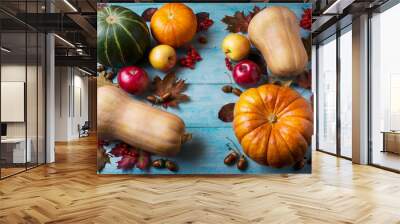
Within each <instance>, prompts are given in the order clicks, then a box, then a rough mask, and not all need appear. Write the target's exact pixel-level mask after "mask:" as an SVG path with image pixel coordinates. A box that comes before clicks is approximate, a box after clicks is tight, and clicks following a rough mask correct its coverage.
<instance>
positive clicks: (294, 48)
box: [248, 6, 308, 77]
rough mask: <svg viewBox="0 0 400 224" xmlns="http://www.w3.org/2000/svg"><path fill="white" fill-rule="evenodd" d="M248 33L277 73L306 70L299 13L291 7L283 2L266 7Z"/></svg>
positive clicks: (250, 25)
mask: <svg viewBox="0 0 400 224" xmlns="http://www.w3.org/2000/svg"><path fill="white" fill-rule="evenodd" d="M248 34H249V39H250V41H251V43H252V44H253V45H254V46H255V47H256V48H257V49H258V50H259V51H261V53H262V55H263V57H264V59H265V61H266V62H267V66H268V68H269V69H270V71H271V72H272V74H273V75H275V76H279V77H291V76H296V75H298V74H300V73H301V72H303V71H304V69H305V67H306V65H307V62H308V57H307V52H306V50H305V48H304V45H303V43H302V41H301V36H300V26H299V24H298V21H297V18H296V15H295V14H294V13H293V12H292V11H291V10H290V9H288V8H286V7H282V6H272V7H269V8H265V9H263V10H262V11H261V12H259V13H257V15H255V16H254V17H253V19H252V20H251V21H250V24H249V27H248Z"/></svg>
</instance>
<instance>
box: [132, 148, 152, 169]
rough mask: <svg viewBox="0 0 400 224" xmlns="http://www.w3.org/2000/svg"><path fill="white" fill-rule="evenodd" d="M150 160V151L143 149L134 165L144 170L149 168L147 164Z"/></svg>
mask: <svg viewBox="0 0 400 224" xmlns="http://www.w3.org/2000/svg"><path fill="white" fill-rule="evenodd" d="M150 162H151V159H150V153H148V152H145V151H143V150H142V151H140V154H139V158H138V161H137V163H136V167H137V168H139V169H141V170H146V169H148V168H149V164H150Z"/></svg>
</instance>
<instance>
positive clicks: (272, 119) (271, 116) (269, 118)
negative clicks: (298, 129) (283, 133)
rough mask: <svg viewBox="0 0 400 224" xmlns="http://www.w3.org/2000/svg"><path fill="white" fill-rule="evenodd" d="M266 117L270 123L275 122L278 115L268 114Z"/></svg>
mask: <svg viewBox="0 0 400 224" xmlns="http://www.w3.org/2000/svg"><path fill="white" fill-rule="evenodd" d="M267 119H268V122H269V123H270V124H275V123H276V122H277V121H278V117H277V116H276V115H275V114H270V115H268V118H267Z"/></svg>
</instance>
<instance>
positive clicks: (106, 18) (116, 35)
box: [97, 3, 313, 174]
mask: <svg viewBox="0 0 400 224" xmlns="http://www.w3.org/2000/svg"><path fill="white" fill-rule="evenodd" d="M97 16H98V17H97V53H98V56H97V60H98V83H97V84H98V87H97V88H98V96H97V97H98V112H97V113H98V124H97V125H98V150H97V164H98V173H99V174H268V173H311V148H310V145H311V137H312V134H313V112H312V104H311V102H312V92H311V90H310V89H311V71H310V69H311V62H310V52H311V33H310V29H311V4H308V3H304V4H301V3H296V4H295V3H184V4H183V3H113V4H110V3H103V4H102V3H99V4H98V14H97Z"/></svg>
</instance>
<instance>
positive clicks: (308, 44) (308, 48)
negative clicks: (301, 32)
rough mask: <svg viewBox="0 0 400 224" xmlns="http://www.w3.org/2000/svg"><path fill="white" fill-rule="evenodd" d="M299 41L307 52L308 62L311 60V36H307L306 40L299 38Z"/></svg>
mask: <svg viewBox="0 0 400 224" xmlns="http://www.w3.org/2000/svg"><path fill="white" fill-rule="evenodd" d="M301 41H302V42H303V44H304V48H305V49H306V51H307V56H308V60H309V61H310V60H311V45H312V41H311V35H309V36H308V37H307V38H301Z"/></svg>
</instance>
